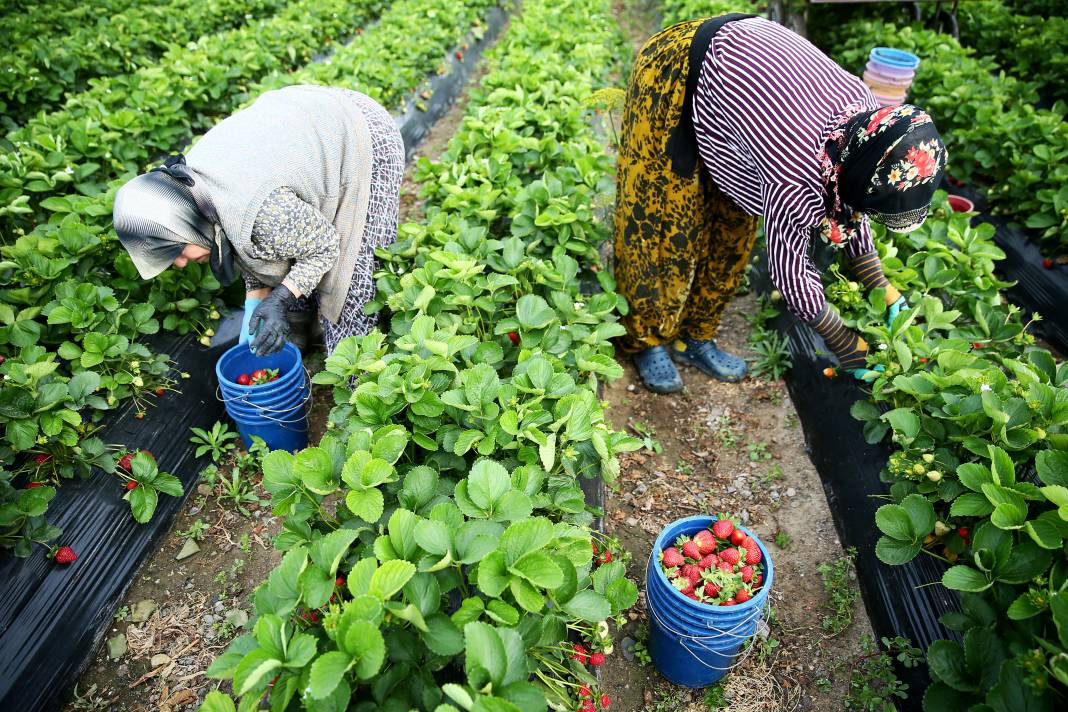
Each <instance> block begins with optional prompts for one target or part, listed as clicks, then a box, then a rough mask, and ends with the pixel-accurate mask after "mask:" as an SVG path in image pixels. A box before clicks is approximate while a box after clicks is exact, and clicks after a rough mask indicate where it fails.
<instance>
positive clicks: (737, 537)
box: [731, 529, 745, 546]
mask: <svg viewBox="0 0 1068 712" xmlns="http://www.w3.org/2000/svg"><path fill="white" fill-rule="evenodd" d="M744 541H745V532H743V531H742V530H741V529H735V530H734V531H732V532H731V543H732V544H734V545H735V546H741V545H742V543H743V542H744Z"/></svg>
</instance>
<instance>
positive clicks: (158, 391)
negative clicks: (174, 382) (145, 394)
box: [156, 386, 166, 398]
mask: <svg viewBox="0 0 1068 712" xmlns="http://www.w3.org/2000/svg"><path fill="white" fill-rule="evenodd" d="M165 392H166V391H164V390H163V387H162V386H161V387H159V388H157V389H156V396H157V397H159V398H162V397H163V394H164V393H165Z"/></svg>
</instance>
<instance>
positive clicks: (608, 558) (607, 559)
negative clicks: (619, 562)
mask: <svg viewBox="0 0 1068 712" xmlns="http://www.w3.org/2000/svg"><path fill="white" fill-rule="evenodd" d="M601 563H602V564H610V563H612V552H611V551H609V550H608V549H605V550H604V554H602V555H601Z"/></svg>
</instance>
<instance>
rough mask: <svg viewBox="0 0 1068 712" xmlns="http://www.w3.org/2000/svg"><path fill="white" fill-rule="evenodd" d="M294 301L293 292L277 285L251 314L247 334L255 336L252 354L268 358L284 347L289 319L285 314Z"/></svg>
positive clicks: (281, 285)
mask: <svg viewBox="0 0 1068 712" xmlns="http://www.w3.org/2000/svg"><path fill="white" fill-rule="evenodd" d="M296 301H297V297H296V296H295V295H294V294H293V292H291V291H289V288H288V287H286V286H285V285H284V284H279V285H278V286H277V287H275V288H274V289H273V290H272V291H271V293H270V294H269V295H267V298H266V299H264V300H263V301H262V302H260V305H259V306H258V307H256V309H255V311H253V312H252V319H251V321H249V325H248V333H250V334H255V337H254V338H253V339H252V344H251V348H252V353H254V354H256V355H257V356H270V355H271V354H273V353H276V352H277V351H280V350H281V349H282V347H283V346H285V344H286V339H287V338H289V319H288V318H287V317H286V314H287V313H288V312H289V308H290V307H291V306H293V305H294V304H295V303H296Z"/></svg>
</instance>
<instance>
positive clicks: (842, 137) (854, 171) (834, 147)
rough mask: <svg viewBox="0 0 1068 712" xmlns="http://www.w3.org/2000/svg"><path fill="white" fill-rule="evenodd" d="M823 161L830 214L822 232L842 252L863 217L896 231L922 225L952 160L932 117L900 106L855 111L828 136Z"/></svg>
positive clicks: (826, 198) (824, 222) (913, 107)
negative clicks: (872, 219) (867, 216)
mask: <svg viewBox="0 0 1068 712" xmlns="http://www.w3.org/2000/svg"><path fill="white" fill-rule="evenodd" d="M819 158H820V164H821V170H822V174H823V184H824V196H825V197H824V199H825V201H826V211H827V216H826V218H825V219H824V221H823V224H822V225H821V226H820V229H819V232H820V235H821V237H822V238H823V239H824V240H825V241H826V242H827V243H829V244H830V245H832V246H834V247H842V246H843V245H845V243H846V242H848V241H849V240H850V239H852V238H853V237H855V236H856V233H857V230H858V229H859V226H860V223H861V220H862V215H869V216H871V217H872V218H874V219H875V220H877V221H879V222H881V223H883V224H884V225H886V226H887V227H888V228H890V229H891V230H895V231H897V232H911V231H913V230H915V229H916V228H918V227H919V226H920V225H922V224H923V221H924V219H925V218H926V217H927V211H928V209H929V208H930V206H931V196H933V195H934V192H935V189H936V188H937V187H938V184H939V183H940V182H941V180H942V172H943V171H944V170H945V166H946V159H947V155H946V147H945V145H944V144H943V143H942V139H941V137H940V136H939V135H938V129H936V128H935V125H934V121H933V120H932V119H931V117H930V115H928V114H927V113H926V112H924V111H923V110H921V109H919V108H917V107H915V106H912V105H911V104H899V105H897V106H887V107H884V108H882V109H878V110H876V111H857V112H853V113H852V116H851V117H849V118H848V119H847V120H845V121H843V122H842V123H840V124H839V125H838V126H837V127H836V128H835V129H834V130H833V131H831V133H830V134H829V135H828V137H827V141H826V143H825V144H824V147H823V151H821V152H820V156H819Z"/></svg>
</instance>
